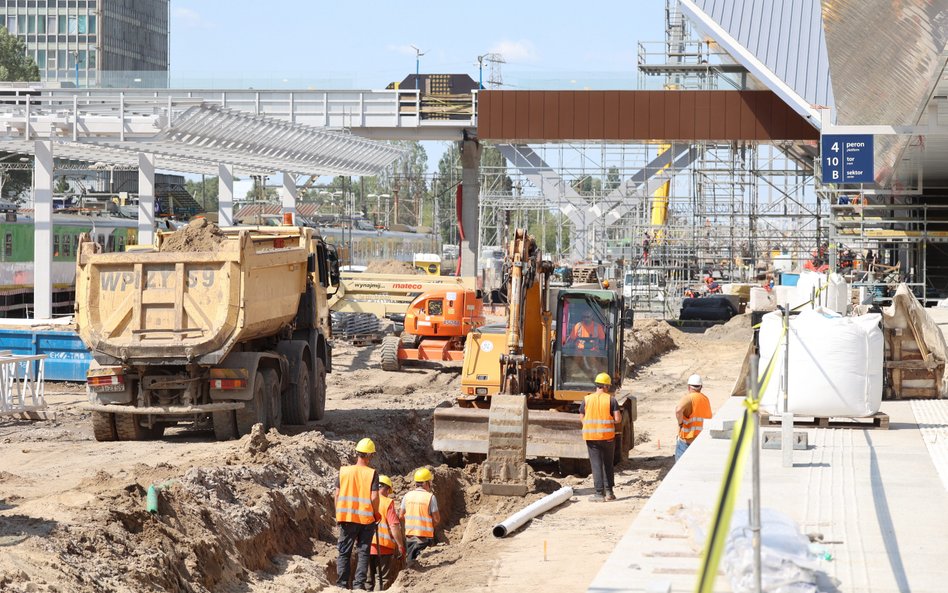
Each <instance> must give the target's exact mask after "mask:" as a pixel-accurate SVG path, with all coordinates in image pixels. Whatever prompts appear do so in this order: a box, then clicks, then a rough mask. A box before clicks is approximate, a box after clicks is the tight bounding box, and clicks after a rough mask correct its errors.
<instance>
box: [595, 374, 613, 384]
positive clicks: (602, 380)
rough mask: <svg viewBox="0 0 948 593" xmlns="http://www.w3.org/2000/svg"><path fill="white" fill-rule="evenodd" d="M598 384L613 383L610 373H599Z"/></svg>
mask: <svg viewBox="0 0 948 593" xmlns="http://www.w3.org/2000/svg"><path fill="white" fill-rule="evenodd" d="M596 385H612V377H611V376H609V373H599V374H598V375H596Z"/></svg>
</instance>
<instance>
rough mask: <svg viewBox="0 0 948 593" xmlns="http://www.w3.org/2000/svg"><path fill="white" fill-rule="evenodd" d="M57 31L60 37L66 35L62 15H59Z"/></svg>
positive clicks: (63, 16) (64, 17) (64, 20)
mask: <svg viewBox="0 0 948 593" xmlns="http://www.w3.org/2000/svg"><path fill="white" fill-rule="evenodd" d="M58 30H59V34H60V35H65V34H66V15H64V14H61V15H59V29H58Z"/></svg>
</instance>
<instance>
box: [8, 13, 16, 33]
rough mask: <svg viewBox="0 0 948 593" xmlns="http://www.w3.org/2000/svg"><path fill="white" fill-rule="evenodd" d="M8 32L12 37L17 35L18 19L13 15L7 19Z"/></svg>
mask: <svg viewBox="0 0 948 593" xmlns="http://www.w3.org/2000/svg"><path fill="white" fill-rule="evenodd" d="M7 31H9V32H10V34H11V35H16V17H15V16H13V15H11V16H8V17H7Z"/></svg>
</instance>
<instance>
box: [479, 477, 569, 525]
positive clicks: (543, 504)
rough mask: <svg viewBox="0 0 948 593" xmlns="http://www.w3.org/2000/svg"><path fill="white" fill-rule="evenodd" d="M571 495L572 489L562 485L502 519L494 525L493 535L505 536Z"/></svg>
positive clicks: (558, 504)
mask: <svg viewBox="0 0 948 593" xmlns="http://www.w3.org/2000/svg"><path fill="white" fill-rule="evenodd" d="M572 497H573V489H572V488H570V487H569V486H563V487H562V488H560V489H559V490H557V491H556V492H554V493H553V494H548V495H547V496H544V497H543V498H541V499H540V500H538V501H536V502H534V503H533V504H531V505H529V506H527V507H525V508H523V509H521V510H519V511H517V512H516V513H514V514H513V515H510V516H509V517H508V518H507V519H505V520H504V521H502V522H500V523H498V524H497V525H494V529H493V534H494V537H505V536H506V535H507V534H508V533H510V532H511V531H516V530H517V529H518V528H520V526H521V525H523V524H524V523H526V522H527V521H529V520H530V519H532V518H534V517H536V516H537V515H540V514H543V513H545V512H547V511H548V510H550V509H552V508H555V507H558V506H560V505H561V504H563V503H564V502H566V501H567V500H569V499H570V498H572Z"/></svg>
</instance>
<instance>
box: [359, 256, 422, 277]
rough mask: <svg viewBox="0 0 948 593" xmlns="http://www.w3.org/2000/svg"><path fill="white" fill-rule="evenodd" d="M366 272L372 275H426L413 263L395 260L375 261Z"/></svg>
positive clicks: (370, 263) (367, 267)
mask: <svg viewBox="0 0 948 593" xmlns="http://www.w3.org/2000/svg"><path fill="white" fill-rule="evenodd" d="M365 271H366V272H367V273H370V274H424V272H422V271H421V270H419V269H418V268H416V267H414V266H413V265H411V263H409V262H407V261H398V260H395V259H383V260H373V261H371V262H369V265H368V266H366V268H365Z"/></svg>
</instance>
